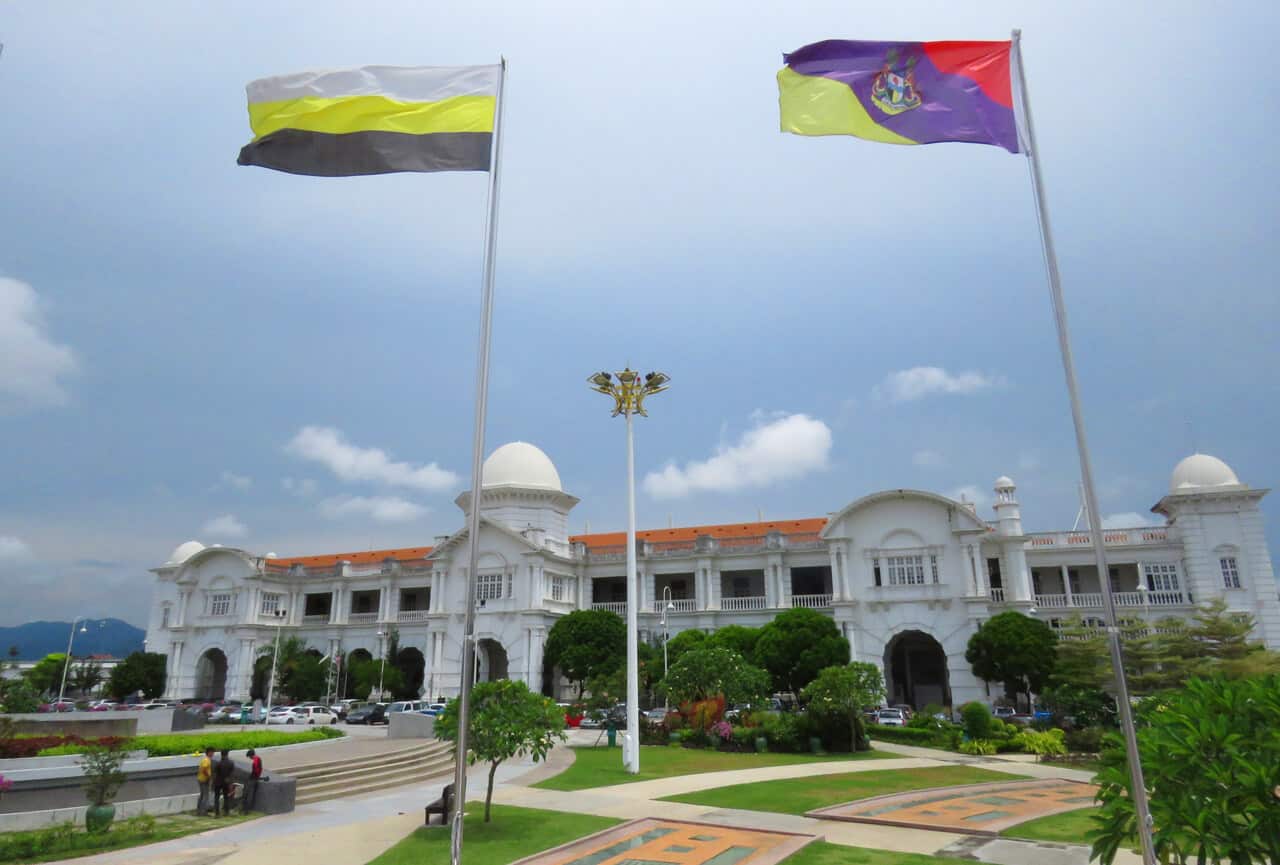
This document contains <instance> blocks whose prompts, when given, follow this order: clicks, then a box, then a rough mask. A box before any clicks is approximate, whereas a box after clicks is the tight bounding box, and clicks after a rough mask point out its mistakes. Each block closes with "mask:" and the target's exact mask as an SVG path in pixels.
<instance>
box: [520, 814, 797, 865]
mask: <svg viewBox="0 0 1280 865" xmlns="http://www.w3.org/2000/svg"><path fill="white" fill-rule="evenodd" d="M815 840H817V839H816V836H813V835H798V834H793V833H786V832H764V831H759V830H755V829H739V828H736V827H732V826H721V825H716V824H713V823H688V822H684V821H679V820H655V819H649V818H646V819H642V820H632V821H631V822H629V823H624V824H622V825H621V826H615V827H613V828H611V829H606V830H604V831H603V832H597V833H596V834H594V835H588V836H587V837H586V838H579V839H578V840H577V841H572V842H570V843H568V844H565V845H563V846H560V847H556V848H554V849H552V850H546V851H544V852H542V853H538V854H536V855H534V856H530V857H528V858H526V859H521V860H519V862H518V863H516V865H774V863H776V862H781V861H782V860H783V859H785V858H787V857H788V856H790V855H791V854H792V853H795V852H796V851H797V850H799V849H800V848H801V847H803V846H805V845H806V844H808V843H809V842H811V841H815Z"/></svg>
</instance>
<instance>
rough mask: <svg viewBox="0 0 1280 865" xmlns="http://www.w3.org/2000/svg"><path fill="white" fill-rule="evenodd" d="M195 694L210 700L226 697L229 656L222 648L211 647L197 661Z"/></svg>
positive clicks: (202, 698)
mask: <svg viewBox="0 0 1280 865" xmlns="http://www.w3.org/2000/svg"><path fill="white" fill-rule="evenodd" d="M195 696H196V698H197V699H200V700H208V701H210V702H214V701H217V700H222V699H225V698H226V696H227V656H226V655H224V654H223V653H222V650H221V649H209V650H208V651H206V652H205V653H204V654H203V655H201V656H200V660H198V661H196V693H195Z"/></svg>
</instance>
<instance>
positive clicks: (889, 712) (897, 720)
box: [876, 709, 907, 727]
mask: <svg viewBox="0 0 1280 865" xmlns="http://www.w3.org/2000/svg"><path fill="white" fill-rule="evenodd" d="M876 723H877V724H880V725H881V726H884V727H905V726H907V719H906V717H905V715H904V714H903V712H902V710H901V709H881V710H880V711H879V712H876Z"/></svg>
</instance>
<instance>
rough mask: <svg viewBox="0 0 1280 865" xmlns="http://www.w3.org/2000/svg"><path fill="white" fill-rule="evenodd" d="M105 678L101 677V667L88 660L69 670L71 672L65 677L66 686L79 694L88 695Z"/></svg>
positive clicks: (95, 662)
mask: <svg viewBox="0 0 1280 865" xmlns="http://www.w3.org/2000/svg"><path fill="white" fill-rule="evenodd" d="M105 678H106V677H105V676H103V675H102V665H101V664H99V663H98V662H97V661H94V660H92V659H89V660H85V661H81V662H80V663H79V664H77V665H76V666H74V667H72V668H71V672H70V674H68V676H67V684H69V685H70V686H71V687H73V688H74V689H75V690H77V691H79V692H80V693H81V694H88V693H89V692H90V691H92V690H93V689H94V688H96V687H98V686H99V685H101V684H102V682H103V681H104V679H105Z"/></svg>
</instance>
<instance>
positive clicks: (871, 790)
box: [641, 760, 1025, 814]
mask: <svg viewBox="0 0 1280 865" xmlns="http://www.w3.org/2000/svg"><path fill="white" fill-rule="evenodd" d="M641 765H644V763H643V760H642V761H641ZM1020 780H1025V778H1024V777H1023V776H1021V775H1010V774H1008V773H1005V772H992V771H990V770H989V769H976V768H973V767H971V766H931V767H928V768H924V769H891V770H888V771H883V772H851V773H847V774H841V775H814V776H810V777H808V778H784V779H781V780H777V781H755V782H752V783H749V784H732V785H730V786H728V787H716V788H714V789H711V790H699V791H698V792H696V793H682V794H680V795H678V796H667V797H664V798H665V799H666V800H667V801H670V802H689V803H692V804H694V805H711V806H713V807H716V808H743V809H746V810H748V811H776V812H778V813H780V814H804V813H805V812H806V811H812V810H813V809H814V808H825V807H827V806H828V805H839V804H840V803H841V802H852V801H854V800H856V799H869V798H871V797H872V796H885V795H888V794H890V793H903V792H906V791H908V790H926V789H928V788H930V787H955V786H959V785H961V784H982V783H985V782H987V781H1020Z"/></svg>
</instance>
